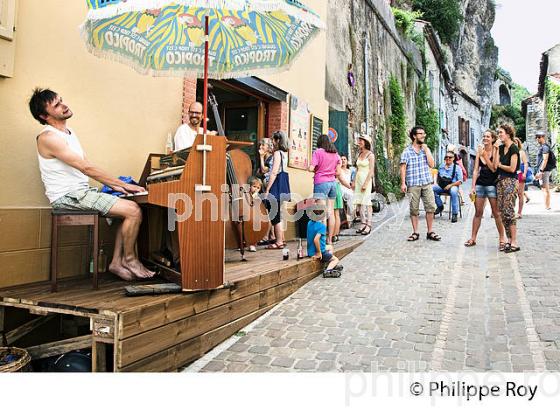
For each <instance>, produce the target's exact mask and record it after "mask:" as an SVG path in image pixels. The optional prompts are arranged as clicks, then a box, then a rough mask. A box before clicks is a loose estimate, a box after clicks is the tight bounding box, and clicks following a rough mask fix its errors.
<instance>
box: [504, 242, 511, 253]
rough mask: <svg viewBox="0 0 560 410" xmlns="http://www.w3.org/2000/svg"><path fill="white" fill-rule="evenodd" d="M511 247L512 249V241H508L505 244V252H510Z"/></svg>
mask: <svg viewBox="0 0 560 410" xmlns="http://www.w3.org/2000/svg"><path fill="white" fill-rule="evenodd" d="M510 249H511V243H506V244H505V246H504V252H505V253H508V252H509V250H510Z"/></svg>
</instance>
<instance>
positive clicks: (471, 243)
mask: <svg viewBox="0 0 560 410" xmlns="http://www.w3.org/2000/svg"><path fill="white" fill-rule="evenodd" d="M475 245H476V241H473V240H472V239H469V240H468V241H467V242H465V246H466V247H467V248H470V247H471V246H475Z"/></svg>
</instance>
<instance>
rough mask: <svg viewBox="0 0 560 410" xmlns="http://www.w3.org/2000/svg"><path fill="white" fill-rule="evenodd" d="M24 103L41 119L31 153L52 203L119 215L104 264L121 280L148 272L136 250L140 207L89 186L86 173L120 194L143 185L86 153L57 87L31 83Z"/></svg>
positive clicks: (131, 191) (130, 191) (72, 208)
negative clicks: (110, 170) (98, 163)
mask: <svg viewBox="0 0 560 410" xmlns="http://www.w3.org/2000/svg"><path fill="white" fill-rule="evenodd" d="M29 109H30V111H31V114H32V115H33V118H35V119H36V120H37V121H39V123H41V124H42V125H45V128H44V129H43V131H41V132H40V133H39V135H38V136H37V156H38V158H39V168H40V171H41V179H42V180H43V183H44V184H45V190H46V195H47V197H48V198H49V202H50V203H51V206H52V207H53V209H68V210H82V211H97V212H99V213H100V214H101V215H102V216H110V217H116V218H121V219H123V222H122V224H121V225H120V226H119V228H118V230H117V236H116V238H115V251H114V253H113V260H112V261H111V264H110V266H109V270H110V271H111V272H112V273H114V274H115V275H117V276H119V277H120V278H121V279H124V280H134V279H137V278H149V277H152V276H154V274H155V273H154V272H151V271H149V270H148V269H146V268H145V267H144V265H142V263H141V262H140V261H139V260H138V256H137V255H136V238H137V237H138V229H139V228H140V223H141V222H142V211H141V210H140V207H139V206H138V205H137V204H136V203H135V202H132V201H127V200H125V199H120V198H117V197H115V196H112V195H108V194H103V193H100V192H97V189H96V188H90V186H89V178H92V179H94V180H96V181H98V182H100V183H102V184H105V185H107V186H109V187H111V188H112V189H113V190H114V191H117V192H121V193H123V194H134V193H137V192H143V191H145V189H144V188H142V187H139V186H137V185H131V184H126V183H124V182H122V181H121V180H119V179H117V178H113V177H112V176H110V175H109V174H108V173H107V172H105V171H103V170H102V169H101V168H99V167H97V166H96V165H94V164H92V163H91V162H90V161H89V160H88V159H87V158H86V156H85V154H84V151H83V149H82V146H81V145H80V141H79V140H78V137H77V135H76V134H75V133H74V131H73V130H72V129H71V128H68V127H67V125H66V120H68V119H70V118H71V117H72V115H73V113H72V111H71V110H70V108H69V107H68V105H67V104H65V103H64V102H63V101H62V98H61V97H60V96H59V95H58V94H57V93H55V92H53V91H51V90H48V89H47V90H42V89H39V88H37V89H35V90H34V92H33V96H32V97H31V99H30V100H29ZM88 177H89V178H88Z"/></svg>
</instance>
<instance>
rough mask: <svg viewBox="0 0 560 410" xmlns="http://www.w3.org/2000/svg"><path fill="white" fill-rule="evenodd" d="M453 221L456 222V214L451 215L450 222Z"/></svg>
mask: <svg viewBox="0 0 560 410" xmlns="http://www.w3.org/2000/svg"><path fill="white" fill-rule="evenodd" d="M455 222H457V214H453V215H452V216H451V223H452V224H454V223H455Z"/></svg>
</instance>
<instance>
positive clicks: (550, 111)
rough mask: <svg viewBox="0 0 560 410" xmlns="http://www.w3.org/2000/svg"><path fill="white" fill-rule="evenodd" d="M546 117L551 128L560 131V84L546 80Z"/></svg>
mask: <svg viewBox="0 0 560 410" xmlns="http://www.w3.org/2000/svg"><path fill="white" fill-rule="evenodd" d="M545 87H546V92H545V102H546V117H547V120H548V124H549V127H550V128H553V129H557V130H560V84H558V83H556V82H554V81H552V80H551V79H550V78H548V79H547V80H546V85H545Z"/></svg>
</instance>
